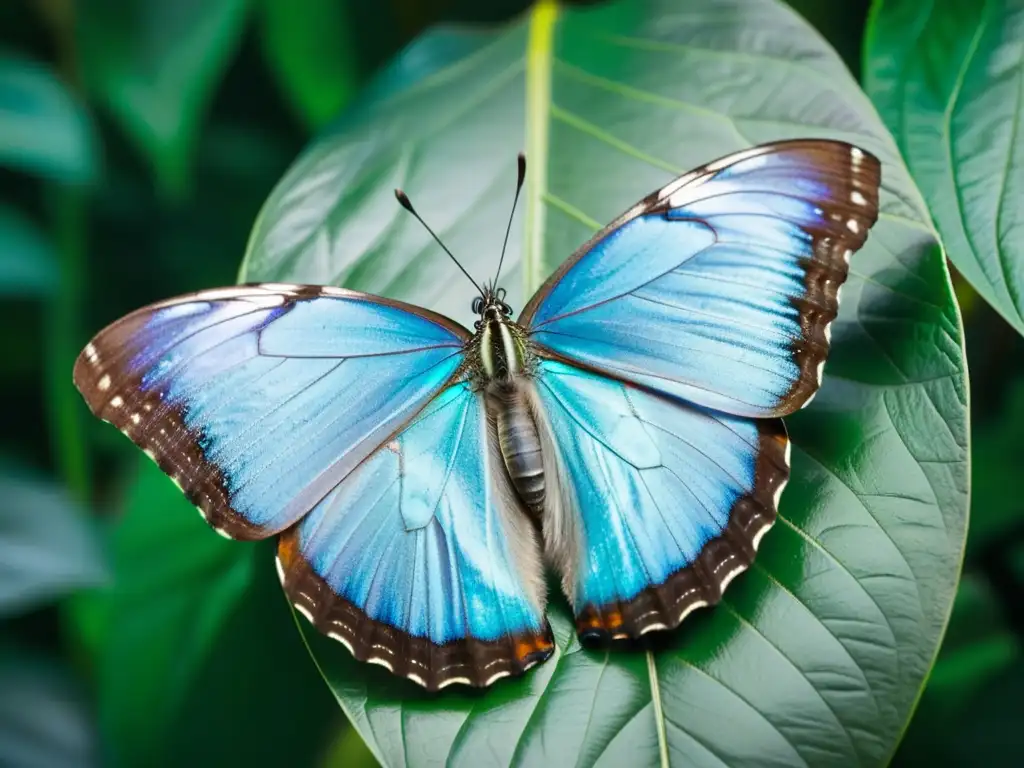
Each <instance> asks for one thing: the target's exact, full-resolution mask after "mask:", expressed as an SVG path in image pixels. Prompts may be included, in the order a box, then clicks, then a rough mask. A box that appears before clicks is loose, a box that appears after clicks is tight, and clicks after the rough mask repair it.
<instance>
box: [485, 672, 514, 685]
mask: <svg viewBox="0 0 1024 768" xmlns="http://www.w3.org/2000/svg"><path fill="white" fill-rule="evenodd" d="M511 674H512V673H511V672H509V671H508V670H507V669H503V670H502V671H501V672H495V673H494V674H493V675H491V676H490V677H488V678H487V679H486V680H484V686H485V687H486V686H488V685H490V684H491V683H493V682H494V681H496V680H501V678H503V677H509V676H510V675H511Z"/></svg>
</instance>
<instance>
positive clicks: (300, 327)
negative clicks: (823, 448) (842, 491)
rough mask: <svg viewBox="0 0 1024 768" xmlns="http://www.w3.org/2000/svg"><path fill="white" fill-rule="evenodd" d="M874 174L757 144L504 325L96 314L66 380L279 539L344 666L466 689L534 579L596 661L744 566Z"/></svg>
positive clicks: (262, 298)
mask: <svg viewBox="0 0 1024 768" xmlns="http://www.w3.org/2000/svg"><path fill="white" fill-rule="evenodd" d="M524 174H525V161H524V160H523V159H522V156H520V166H519V178H518V185H517V187H516V200H518V197H519V190H520V189H521V187H522V184H523V177H524ZM880 178H881V169H880V164H879V162H878V160H877V159H876V158H875V157H874V156H873V155H871V154H870V153H868V152H866V151H864V150H862V149H859V148H857V147H855V146H852V145H849V144H846V143H842V142H837V141H825V140H796V141H783V142H777V143H772V144H766V145H763V146H758V147H754V148H752V149H749V150H746V151H742V152H738V153H736V154H733V155H730V156H727V157H724V158H722V159H720V160H717V161H715V162H712V163H710V164H708V165H706V166H704V167H702V168H699V169H697V170H694V171H691V172H690V173H687V174H685V175H683V176H680V177H679V178H677V179H676V180H674V181H672V182H671V183H669V184H668V185H666V186H664V187H662V188H661V189H659V190H657V191H656V192H654V193H652V194H651V195H649V196H647V197H645V198H644V199H643V200H641V201H640V202H639V203H637V204H636V205H634V206H633V207H632V208H630V209H629V210H628V211H626V212H625V213H624V214H622V216H620V217H619V218H617V219H616V220H615V221H613V222H612V223H611V224H609V225H608V226H607V227H605V228H604V229H602V230H601V231H600V232H598V233H597V234H596V235H594V236H593V237H592V238H591V239H590V240H589V241H588V242H587V243H585V244H584V245H583V246H582V247H580V248H579V249H578V250H577V251H576V252H575V253H574V254H573V255H572V256H570V257H569V258H568V260H566V261H565V262H564V263H563V264H562V266H561V267H560V268H559V269H558V270H557V271H556V272H555V273H554V274H553V275H551V277H550V278H549V279H548V280H547V282H545V283H544V285H543V286H542V287H541V288H540V289H539V290H538V291H537V293H536V294H535V295H534V296H533V297H532V298H531V299H530V300H529V302H528V303H527V304H526V306H525V308H524V309H523V310H522V312H521V313H520V315H519V317H518V319H517V320H513V319H512V310H511V308H510V307H509V306H508V304H506V302H505V292H504V291H503V290H502V289H501V288H500V287H498V285H497V282H498V278H497V277H496V278H495V281H494V283H491V284H488V285H486V286H484V287H483V288H481V289H480V290H479V295H478V296H477V298H476V300H475V301H474V304H473V311H474V312H475V313H476V315H477V316H478V319H477V320H476V322H475V325H474V329H473V330H472V331H471V330H468V329H467V328H464V327H463V326H461V325H460V324H458V323H456V322H454V321H453V320H450V319H448V318H447V317H444V316H442V315H439V314H436V313H434V312H431V311H429V310H426V309H423V308H420V307H416V306H412V305H410V304H406V303H403V302H400V301H395V300H393V299H388V298H383V297H379V296H373V295H369V294H365V293H360V292H356V291H351V290H345V289H341V288H334V287H327V286H311V285H291V284H269V283H264V284H252V285H240V286H236V287H230V288H221V289H216V290H207V291H201V292H199V293H194V294H190V295H186V296H181V297H178V298H174V299H170V300H168V301H164V302H161V303H157V304H154V305H151V306H148V307H145V308H143V309H139V310H137V311H135V312H133V313H131V314H129V315H127V316H126V317H124V318H122V319H120V320H118V321H116V322H114V323H113V324H112V325H110V326H108V327H107V328H105V329H104V330H102V331H101V332H100V333H99V334H97V335H96V337H95V338H93V339H92V341H91V342H90V343H89V344H88V345H87V346H86V347H85V349H84V350H83V351H82V353H81V355H80V356H79V358H78V360H77V362H76V364H75V369H74V381H75V384H76V386H77V387H78V389H79V390H80V391H81V393H82V395H83V396H84V398H85V400H86V402H87V403H88V405H89V407H90V408H91V409H92V411H93V413H95V414H96V415H97V416H98V417H100V418H102V419H104V420H106V421H109V422H111V423H113V424H114V425H115V426H116V427H117V428H118V429H120V430H121V431H123V432H124V433H125V434H126V435H127V436H128V437H129V438H130V439H131V440H132V441H133V442H135V443H136V444H137V445H138V446H140V447H141V448H142V449H143V450H144V451H145V453H146V454H147V455H149V456H150V457H151V458H152V459H153V460H155V461H156V462H157V464H158V465H159V466H160V467H161V469H162V470H163V471H164V472H166V473H167V474H168V475H170V476H171V477H172V478H173V479H174V481H175V482H176V483H177V484H178V486H179V487H180V488H181V489H182V491H183V492H184V493H185V495H186V496H187V497H188V498H189V500H190V501H191V502H192V503H193V504H195V505H196V506H197V507H198V508H199V511H200V512H201V513H202V515H203V517H204V518H205V519H206V521H207V522H208V523H209V524H210V525H211V526H212V527H213V528H214V529H215V530H216V531H217V532H218V533H221V534H223V535H224V536H227V537H230V538H233V539H245V540H253V539H265V538H268V537H271V536H277V537H278V544H277V568H278V572H279V575H280V578H281V582H282V584H283V587H284V590H285V592H286V593H287V595H288V597H289V599H290V600H291V602H292V603H293V604H294V606H295V608H296V609H297V610H298V611H299V612H300V613H301V614H303V615H304V616H305V617H306V618H307V619H308V620H309V621H310V622H312V624H313V625H315V626H316V627H317V628H318V629H319V630H320V631H322V632H324V633H326V634H327V635H329V636H331V637H333V638H336V639H337V640H340V641H341V642H342V643H343V644H344V645H345V646H346V647H347V648H348V649H349V650H350V651H351V652H352V654H353V655H354V656H355V657H356V658H357V659H359V660H362V661H368V662H375V663H378V664H381V665H383V666H385V667H387V668H388V669H389V670H391V671H392V672H394V673H395V674H397V675H402V676H405V677H407V678H409V679H411V680H413V681H415V682H416V683H419V684H420V685H422V686H424V687H426V688H428V689H431V690H436V689H440V688H443V687H445V686H447V685H449V684H452V683H463V684H469V685H472V686H487V685H489V684H491V683H493V682H494V681H495V680H497V679H499V678H502V677H505V676H509V675H517V674H521V673H523V672H524V671H525V670H527V669H529V668H530V667H532V666H534V665H535V664H537V663H539V662H541V661H543V660H545V659H547V658H548V657H549V656H550V655H551V653H552V651H553V649H554V641H553V637H552V633H551V628H550V625H549V624H548V622H547V619H546V618H545V604H546V590H545V580H544V574H545V568H550V569H552V570H553V571H554V572H555V573H556V574H557V576H558V577H559V578H560V583H561V588H562V590H563V591H564V593H565V595H566V597H567V599H568V601H569V604H570V606H571V608H572V610H573V612H574V614H575V621H576V628H577V631H578V633H579V635H580V637H581V639H583V640H585V641H602V640H609V639H618V638H638V637H640V636H642V635H644V634H646V633H648V632H651V631H655V630H667V629H672V628H675V627H677V626H678V625H679V624H680V622H682V621H683V619H684V618H685V617H686V616H687V615H688V614H689V613H690V612H691V611H693V610H695V609H696V608H699V607H701V606H707V605H713V604H715V603H717V602H718V601H719V600H720V599H721V597H722V593H723V591H724V590H725V589H726V587H727V586H728V584H729V583H730V582H731V581H732V580H733V579H734V578H735V577H736V576H737V574H739V573H740V572H742V571H743V570H744V569H746V568H747V567H748V566H749V565H750V564H751V562H752V561H753V559H754V556H755V553H756V551H757V549H758V545H759V543H760V541H761V538H762V537H763V536H764V535H765V533H766V532H767V531H768V529H769V528H770V527H771V525H772V523H773V522H774V521H775V519H776V516H777V509H778V502H779V497H780V495H781V493H782V491H783V488H784V486H785V485H786V482H787V480H788V478H789V463H790V461H789V459H790V446H789V441H788V437H787V432H786V428H785V426H784V424H783V421H782V419H781V417H783V416H786V415H788V414H791V413H793V412H794V411H796V410H797V409H799V408H802V407H803V406H805V405H807V403H809V402H810V400H811V398H812V397H813V396H814V394H815V392H816V391H817V390H818V388H819V386H820V385H821V377H822V369H823V367H824V365H825V360H826V357H827V355H828V351H829V342H830V323H831V322H832V321H833V320H834V319H835V317H836V314H837V311H838V302H839V288H840V286H842V284H843V282H844V281H845V280H846V278H847V275H848V272H849V263H850V256H851V255H852V254H853V253H854V252H855V251H857V250H858V249H859V248H860V247H861V246H862V245H863V244H864V242H865V240H866V238H867V236H868V231H869V229H870V228H871V227H872V225H873V224H874V223H875V220H876V218H877V214H878V193H879V184H880ZM399 199H400V202H402V203H403V205H405V206H406V207H407V208H408V209H409V210H410V211H412V212H413V213H414V214H415V211H414V209H413V208H412V205H411V203H409V201H408V198H406V197H405V196H404V195H403V194H401V193H399ZM514 210H515V206H514V204H513V213H514ZM415 215H416V216H417V218H419V216H418V214H415ZM420 221H421V222H422V219H420ZM511 223H512V219H511V217H510V219H509V226H511ZM424 226H426V225H424ZM428 230H429V227H428ZM431 234H433V233H432V232H431ZM435 237H436V236H435ZM438 242H439V243H440V241H438ZM507 242H508V232H507V231H506V244H507ZM446 250H447V249H446ZM502 256H504V250H503V251H502ZM453 258H454V257H453ZM456 263H457V262H456ZM460 268H461V267H460ZM464 271H465V270H464ZM498 273H499V274H500V262H499V270H498ZM467 276H468V273H467ZM470 279H472V278H470Z"/></svg>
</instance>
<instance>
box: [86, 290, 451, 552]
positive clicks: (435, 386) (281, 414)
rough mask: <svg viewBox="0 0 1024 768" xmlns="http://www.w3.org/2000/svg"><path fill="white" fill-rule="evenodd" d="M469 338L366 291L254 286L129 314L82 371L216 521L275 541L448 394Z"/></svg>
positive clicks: (96, 401)
mask: <svg viewBox="0 0 1024 768" xmlns="http://www.w3.org/2000/svg"><path fill="white" fill-rule="evenodd" d="M467 336H468V332H467V331H465V330H464V329H463V328H462V327H461V326H459V325H457V324H455V323H453V322H452V321H450V320H447V319H445V318H443V317H441V316H439V315H434V314H431V313H428V312H425V311H423V310H418V309H416V308H414V307H410V306H408V305H403V304H400V303H398V302H392V301H386V300H384V299H379V298H376V297H373V296H368V295H366V294H361V293H354V292H351V291H344V290H340V289H334V288H320V287H312V286H298V285H254V286H239V287H236V288H227V289H223V290H214V291H205V292H201V293H197V294H193V295H189V296H183V297H180V298H177V299H172V300H170V301H166V302H163V303H160V304H155V305H153V306H150V307H146V308H144V309H140V310H138V311H137V312H134V313H132V314H130V315H128V316H126V317H124V318H122V319H121V320H118V321H117V322H115V323H113V324H112V325H110V326H109V327H107V328H106V329H104V330H103V331H101V332H100V333H99V334H97V335H96V337H95V338H94V339H93V340H92V341H91V342H90V343H89V344H88V345H87V346H86V347H85V349H84V350H83V352H82V354H81V355H80V356H79V358H78V360H77V362H76V364H75V371H74V378H75V384H76V386H77V387H78V389H79V390H80V391H81V392H82V395H83V396H84V397H85V400H86V402H87V403H88V404H89V407H90V408H91V409H92V411H93V413H95V414H96V415H97V416H99V417H100V418H102V419H104V420H106V421H109V422H111V423H113V424H114V425H115V426H116V427H117V428H118V429H120V430H121V431H122V432H124V433H125V434H126V435H127V436H128V437H129V438H131V439H132V441H133V442H135V443H136V444H137V445H138V446H139V447H141V448H142V449H143V450H144V451H146V453H147V454H148V455H150V456H151V457H152V458H153V459H154V460H155V461H156V462H157V463H158V464H159V465H160V467H161V469H163V470H164V471H165V472H166V473H167V474H168V475H170V476H171V477H172V478H174V480H175V481H176V482H177V483H178V484H179V485H180V486H181V488H182V490H183V491H184V492H185V494H186V495H187V496H188V498H189V499H190V500H191V501H192V503H194V504H195V505H196V506H197V507H198V508H199V510H200V511H201V512H202V514H203V516H204V517H205V518H206V519H207V521H208V522H209V523H210V525H212V526H213V527H214V528H215V529H216V530H218V531H219V532H220V533H223V534H224V535H226V536H230V537H233V538H238V539H260V538H265V537H267V536H271V535H273V534H275V533H279V532H280V531H283V530H285V529H287V528H289V527H290V526H291V525H293V524H294V523H295V522H296V521H297V520H298V519H299V518H301V517H302V516H303V515H304V514H306V513H307V512H309V510H310V509H312V508H313V507H314V505H316V504H317V502H319V501H320V500H321V499H322V498H323V497H324V496H325V495H326V494H327V493H328V492H329V491H330V490H331V489H332V488H334V487H335V486H336V485H337V484H338V482H340V480H341V479H342V478H343V477H344V476H345V475H346V474H348V472H349V471H350V470H351V469H352V468H353V467H355V466H356V465H357V464H358V463H359V462H360V461H362V460H363V459H365V458H366V457H367V456H368V455H369V454H370V453H371V452H372V451H373V450H374V449H376V448H377V446H379V445H380V444H381V443H383V442H384V441H385V440H386V439H387V438H388V437H389V436H390V435H391V434H393V433H394V432H395V431H396V430H397V429H398V428H399V427H401V426H402V425H403V424H404V423H405V422H407V421H408V420H409V419H411V418H412V417H413V416H414V415H415V414H416V412H417V411H419V410H420V409H421V408H422V407H423V406H424V405H426V403H427V402H428V401H429V400H430V398H431V397H433V396H434V395H435V394H437V393H438V392H440V391H441V389H442V388H443V387H444V385H445V384H446V383H447V382H449V381H451V380H452V378H453V376H454V375H455V373H456V371H457V369H458V368H459V366H460V365H461V364H462V361H463V355H462V347H463V343H464V341H465V339H466V338H467Z"/></svg>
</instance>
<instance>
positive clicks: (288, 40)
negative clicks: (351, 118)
mask: <svg viewBox="0 0 1024 768" xmlns="http://www.w3.org/2000/svg"><path fill="white" fill-rule="evenodd" d="M262 21H263V25H262V36H263V51H264V54H265V55H266V57H267V62H268V63H269V64H270V68H271V70H272V71H273V73H274V76H275V77H276V79H277V82H278V83H279V85H280V87H281V90H282V91H283V92H284V95H285V97H286V98H287V99H288V101H289V102H290V103H291V106H292V108H293V109H294V110H295V112H296V113H297V114H298V115H299V117H301V118H302V119H303V120H304V121H305V122H306V124H307V125H309V126H310V128H313V129H318V128H321V127H322V126H324V125H325V124H326V123H327V122H329V121H330V120H333V119H334V118H335V117H337V115H338V113H339V112H340V111H341V108H342V107H343V106H345V104H347V103H348V101H349V99H350V98H351V96H352V93H353V91H354V89H355V87H356V85H357V82H358V71H357V63H358V62H357V58H356V54H355V50H354V48H353V45H352V37H351V34H352V31H351V28H350V25H349V21H348V18H347V13H346V10H345V4H344V2H342V0H263V19H262Z"/></svg>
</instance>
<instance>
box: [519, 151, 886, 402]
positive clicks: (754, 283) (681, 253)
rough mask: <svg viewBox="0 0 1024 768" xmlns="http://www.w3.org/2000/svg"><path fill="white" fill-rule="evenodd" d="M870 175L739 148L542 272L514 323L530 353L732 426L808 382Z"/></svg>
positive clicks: (816, 374) (864, 156)
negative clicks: (685, 403)
mask: <svg viewBox="0 0 1024 768" xmlns="http://www.w3.org/2000/svg"><path fill="white" fill-rule="evenodd" d="M879 182H880V166H879V163H878V160H877V159H876V158H875V157H874V156H872V155H870V154H868V153H867V152H864V151H863V150H860V149H858V148H856V147H853V146H850V145H849V144H844V143H842V142H836V141H817V140H803V141H789V142H780V143H777V144H769V145H765V146H761V147H754V148H753V149H750V150H747V151H745V152H739V153H737V154H735V155H732V156H730V157H726V158H723V159H721V160H718V161H716V162H714V163H711V164H709V165H707V166H705V167H704V168H701V169H699V170H696V171H693V172H691V173H688V174H686V175H685V176H682V177H680V178H679V179H677V180H676V181H674V182H672V183H671V184H669V185H668V186H666V187H664V188H663V189H661V190H659V191H658V192H655V193H654V194H652V195H651V196H649V197H648V198H646V199H644V200H643V201H641V202H640V203H639V204H638V205H637V206H635V207H634V208H633V209H631V210H630V211H628V212H627V213H626V214H624V215H623V216H622V217H620V218H619V219H618V220H617V221H615V222H613V223H612V224H611V225H609V226H608V227H607V228H605V229H604V230H602V231H601V232H599V233H598V234H597V235H595V237H594V238H593V239H592V240H591V241H590V242H589V243H587V244H586V245H584V246H583V247H582V248H580V249H579V250H578V251H577V252H576V253H575V254H574V255H573V256H572V257H570V258H569V260H568V261H566V263H565V264H564V265H563V266H562V267H561V268H560V269H559V270H558V271H556V272H555V274H554V275H552V277H551V278H550V279H549V280H548V281H547V282H546V283H545V284H544V286H542V287H541V289H540V290H539V291H538V292H537V294H536V296H534V298H533V299H532V300H531V301H530V303H529V304H528V305H527V306H526V308H525V309H524V310H523V314H522V316H521V317H520V320H519V322H520V324H521V325H523V326H524V327H526V328H527V330H528V332H529V334H530V339H531V342H532V343H533V344H534V345H535V346H536V347H537V348H538V349H539V351H540V354H541V355H542V356H548V357H556V358H562V359H565V360H567V361H568V362H571V363H578V364H582V365H584V366H586V367H588V368H590V369H592V370H595V371H600V372H603V373H605V374H607V375H609V376H613V377H615V378H618V379H620V380H623V381H632V382H636V383H639V384H642V385H643V386H646V387H648V388H650V389H653V390H655V391H659V392H663V393H665V394H669V395H674V396H676V397H682V398H685V399H686V400H689V401H691V402H694V403H697V404H699V405H702V406H705V407H708V408H715V409H717V410H720V411H724V412H726V413H733V414H736V415H741V416H751V417H770V416H784V415H786V414H788V413H792V412H793V411H795V410H796V409H798V408H800V407H802V406H804V405H806V404H807V402H808V401H809V400H810V398H811V397H812V396H813V395H814V393H815V391H816V390H817V389H818V387H819V386H820V384H821V371H822V367H823V366H824V363H825V358H826V356H827V354H828V347H829V324H830V323H831V322H832V321H833V320H834V319H835V317H836V313H837V311H838V301H839V288H840V286H841V285H842V284H843V282H844V281H845V280H846V277H847V274H848V272H849V261H850V256H851V254H852V253H853V252H855V251H856V250H857V249H859V248H860V247H861V246H862V245H863V244H864V241H865V239H866V238H867V235H868V230H869V229H870V228H871V226H872V225H873V224H874V222H875V219H876V217H877V214H878V188H879Z"/></svg>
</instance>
